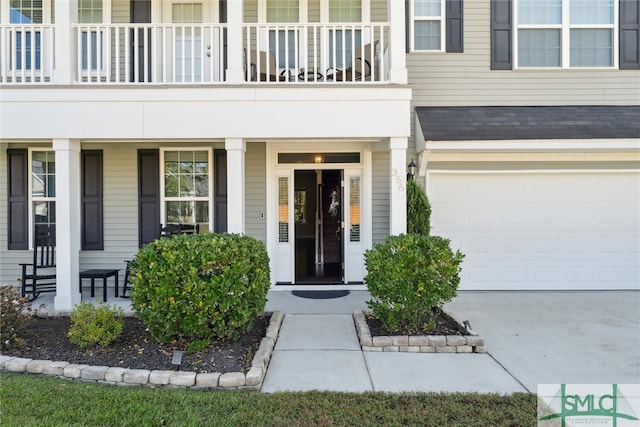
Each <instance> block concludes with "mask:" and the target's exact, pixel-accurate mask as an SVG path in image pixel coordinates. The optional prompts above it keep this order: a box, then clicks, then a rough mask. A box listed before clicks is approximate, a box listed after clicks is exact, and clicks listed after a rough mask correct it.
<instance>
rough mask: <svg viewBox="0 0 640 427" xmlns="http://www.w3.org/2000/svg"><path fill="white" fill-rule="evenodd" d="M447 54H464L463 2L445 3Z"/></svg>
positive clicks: (458, 0)
mask: <svg viewBox="0 0 640 427" xmlns="http://www.w3.org/2000/svg"><path fill="white" fill-rule="evenodd" d="M446 4H447V9H446V20H447V40H446V50H447V52H464V28H463V15H464V13H463V0H448V1H447V2H446Z"/></svg>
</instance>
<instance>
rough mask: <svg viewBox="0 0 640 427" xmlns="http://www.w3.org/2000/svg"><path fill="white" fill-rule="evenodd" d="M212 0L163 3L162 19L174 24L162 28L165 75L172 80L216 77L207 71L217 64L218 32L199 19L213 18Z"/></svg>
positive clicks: (218, 53)
mask: <svg viewBox="0 0 640 427" xmlns="http://www.w3.org/2000/svg"><path fill="white" fill-rule="evenodd" d="M213 3H214V2H213V1H211V0H206V1H195V2H194V1H189V0H173V1H168V2H165V3H164V4H163V10H162V16H163V21H164V22H165V23H169V24H175V25H173V26H172V27H171V28H170V29H168V30H165V32H164V35H163V36H164V38H165V39H166V40H165V42H166V51H165V55H166V57H167V61H166V69H165V70H164V71H165V75H166V76H167V78H168V80H170V81H173V82H176V83H200V82H208V81H211V80H212V78H213V79H214V80H219V79H220V76H218V75H216V76H213V77H212V75H211V73H213V72H214V70H216V72H217V70H218V69H219V68H220V67H219V60H220V52H219V51H218V52H216V50H219V49H216V46H219V45H220V34H218V33H217V32H214V31H213V30H212V29H211V27H210V26H207V25H202V24H203V23H212V22H215V21H217V18H216V17H215V16H214V14H217V8H215V7H213V6H214V5H213Z"/></svg>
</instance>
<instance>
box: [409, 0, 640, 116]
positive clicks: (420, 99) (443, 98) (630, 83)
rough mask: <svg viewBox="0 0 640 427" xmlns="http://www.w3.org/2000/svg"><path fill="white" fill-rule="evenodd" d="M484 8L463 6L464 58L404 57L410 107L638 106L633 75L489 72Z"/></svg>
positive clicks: (627, 72) (473, 4) (638, 89)
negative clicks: (411, 100) (409, 93)
mask: <svg viewBox="0 0 640 427" xmlns="http://www.w3.org/2000/svg"><path fill="white" fill-rule="evenodd" d="M489 4H490V2H489V1H482V2H480V1H466V2H464V53H411V54H409V55H408V56H407V68H408V72H409V81H410V82H411V86H412V89H413V105H414V106H418V105H433V106H437V105H443V106H444V105H449V106H456V105H567V104H581V105H588V104H637V103H638V97H639V96H640V87H639V86H638V71H637V70H623V71H620V70H595V69H591V70H588V69H573V70H570V69H566V70H523V69H519V70H506V71H495V70H494V71H492V70H490V69H489V67H490V57H491V51H490V38H489V37H490V32H489V26H490V20H489V16H490V14H489Z"/></svg>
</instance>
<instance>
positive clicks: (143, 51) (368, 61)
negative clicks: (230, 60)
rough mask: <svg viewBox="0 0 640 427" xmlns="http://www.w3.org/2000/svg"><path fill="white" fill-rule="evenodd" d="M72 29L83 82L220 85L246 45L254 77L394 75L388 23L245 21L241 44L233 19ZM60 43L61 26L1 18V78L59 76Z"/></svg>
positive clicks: (320, 79) (21, 80) (77, 75)
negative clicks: (231, 34)
mask: <svg viewBox="0 0 640 427" xmlns="http://www.w3.org/2000/svg"><path fill="white" fill-rule="evenodd" d="M72 29H73V31H72V40H73V44H75V46H74V48H73V49H71V50H72V51H74V52H75V53H74V55H73V56H72V61H73V62H74V63H73V64H72V66H71V69H72V75H73V78H72V81H73V83H75V84H81V85H109V84H220V83H223V82H224V81H225V70H226V62H227V60H226V58H227V55H226V54H227V49H239V50H242V52H243V62H244V64H243V65H244V70H245V80H246V81H247V83H248V84H254V83H314V84H317V83H352V84H354V83H372V82H387V81H388V74H389V73H388V71H389V59H388V55H387V46H388V45H389V42H390V40H389V32H390V31H389V24H388V23H367V24H363V23H341V24H319V23H312V24H244V25H243V27H242V31H243V41H242V43H243V45H242V46H237V47H236V46H227V43H226V24H76V25H73V27H72ZM54 43H55V40H54V26H53V25H31V24H29V25H16V24H8V25H0V84H51V83H53V73H54V72H55V70H54V63H55V58H54V52H55V45H54ZM58 65H59V66H60V64H58ZM62 68H64V67H62Z"/></svg>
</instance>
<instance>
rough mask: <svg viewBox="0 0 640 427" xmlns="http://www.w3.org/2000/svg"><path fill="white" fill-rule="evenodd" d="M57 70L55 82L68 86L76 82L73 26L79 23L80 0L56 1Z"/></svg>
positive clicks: (54, 75)
mask: <svg viewBox="0 0 640 427" xmlns="http://www.w3.org/2000/svg"><path fill="white" fill-rule="evenodd" d="M54 6H55V14H56V19H55V48H54V51H55V57H54V58H55V61H54V64H55V68H54V69H53V81H54V83H55V84H58V85H68V84H71V83H73V81H74V70H75V66H74V64H75V60H76V58H77V53H78V52H77V49H76V44H77V43H76V41H75V33H74V30H73V28H71V26H72V25H73V24H76V23H77V22H78V0H55V3H54Z"/></svg>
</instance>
